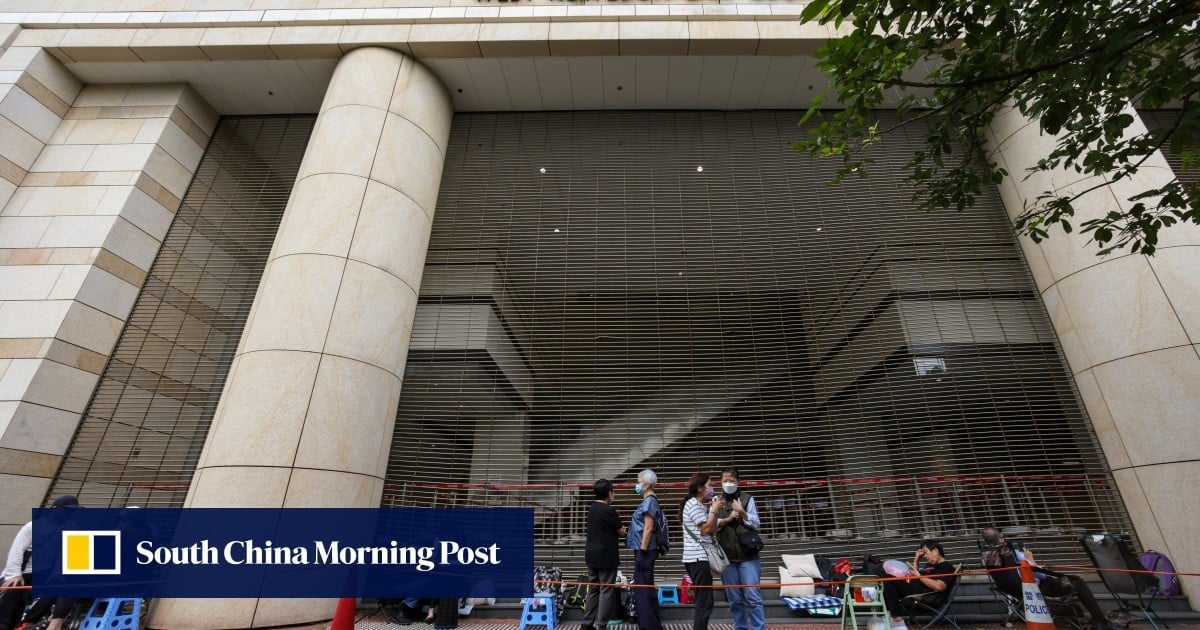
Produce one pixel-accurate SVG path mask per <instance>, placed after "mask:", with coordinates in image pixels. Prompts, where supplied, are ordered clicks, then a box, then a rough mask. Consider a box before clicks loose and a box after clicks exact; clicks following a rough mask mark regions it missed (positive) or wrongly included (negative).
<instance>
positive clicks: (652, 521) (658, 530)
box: [625, 468, 667, 630]
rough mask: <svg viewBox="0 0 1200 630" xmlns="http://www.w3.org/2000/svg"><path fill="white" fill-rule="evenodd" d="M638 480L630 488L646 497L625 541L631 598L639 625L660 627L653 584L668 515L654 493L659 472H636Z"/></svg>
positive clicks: (657, 629)
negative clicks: (630, 555)
mask: <svg viewBox="0 0 1200 630" xmlns="http://www.w3.org/2000/svg"><path fill="white" fill-rule="evenodd" d="M637 479H638V480H637V485H636V486H634V488H633V491H634V492H635V493H637V494H638V495H640V496H643V497H645V498H644V499H642V503H641V505H638V507H637V509H636V510H634V512H633V522H631V523H630V524H629V532H628V533H627V534H626V535H625V544H626V545H628V546H629V548H630V549H632V550H633V583H634V587H633V597H634V601H635V602H636V605H637V621H638V628H640V629H641V630H662V621H661V619H660V618H659V616H658V591H657V589H656V588H655V586H654V561H655V560H657V559H658V554H659V548H660V547H661V546H662V545H661V543H662V542H663V541H664V540H665V539H666V531H667V517H666V515H664V514H663V511H662V507H661V506H659V504H658V497H657V496H655V494H654V485H655V484H657V483H658V475H656V474H654V471H653V470H650V469H649V468H647V469H646V470H643V471H642V472H640V473H638V477H637ZM643 585H646V586H643Z"/></svg>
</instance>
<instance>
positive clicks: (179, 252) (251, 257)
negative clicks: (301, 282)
mask: <svg viewBox="0 0 1200 630" xmlns="http://www.w3.org/2000/svg"><path fill="white" fill-rule="evenodd" d="M314 122H315V117H314V116H273V117H245V118H241V117H239V118H224V119H222V120H221V122H220V123H219V124H218V125H217V128H216V130H215V131H214V133H213V138H212V141H211V142H210V144H209V147H208V150H207V151H206V152H205V154H204V158H203V159H202V160H201V162H200V166H199V167H198V169H197V172H196V176H195V177H194V178H193V180H192V183H191V185H190V186H189V188H188V190H187V193H186V194H185V195H184V198H183V201H182V203H181V204H180V207H179V211H178V212H177V213H176V216H175V220H174V222H173V223H172V225H171V228H170V230H169V231H168V232H167V236H166V238H165V239H164V241H163V245H162V249H161V250H160V252H159V255H158V258H157V259H156V260H155V262H154V265H153V266H152V267H151V269H150V273H149V275H148V276H147V278H146V282H145V284H144V285H143V287H142V291H141V294H140V295H139V296H138V299H137V301H136V302H135V304H134V307H133V310H132V312H131V314H130V316H129V322H128V324H127V325H126V327H125V330H124V332H123V333H122V334H121V337H120V339H119V340H118V341H117V345H116V349H115V350H114V352H113V355H112V358H111V360H110V361H109V364H108V366H107V367H105V369H104V372H103V374H102V375H101V378H100V383H99V385H98V387H97V389H96V393H95V394H94V396H93V398H92V401H91V403H90V404H89V405H88V408H87V410H86V412H85V415H84V419H83V421H82V422H81V423H80V427H79V430H78V432H77V433H76V435H75V439H74V441H73V442H72V443H71V446H70V448H69V449H68V451H67V453H66V456H65V458H64V462H63V465H62V468H61V469H60V471H59V474H58V476H57V478H56V479H55V481H54V485H53V487H52V489H51V492H50V496H55V495H60V494H68V493H69V494H76V495H78V496H79V500H80V502H82V503H83V504H84V505H87V506H92V507H104V506H122V505H127V504H135V505H147V506H155V507H171V506H179V505H182V504H183V499H184V497H185V496H186V494H187V486H188V484H189V483H190V481H191V477H192V473H193V471H194V470H195V466H196V460H197V458H198V457H199V456H200V450H201V448H202V447H203V446H204V439H205V436H206V435H207V433H208V427H209V424H210V423H211V421H212V417H213V413H214V412H215V411H216V406H217V401H218V400H219V399H220V397H221V389H222V387H223V386H224V384H225V377H226V375H227V373H228V371H229V365H230V363H231V362H232V361H233V353H234V351H235V350H236V348H237V345H238V340H239V339H240V338H241V335H242V328H243V327H244V325H245V322H246V315H247V314H248V313H249V311H250V306H251V304H252V302H253V300H254V294H255V291H256V290H257V288H258V283H259V280H260V279H261V277H262V271H263V267H264V265H265V264H266V259H267V254H268V253H269V251H270V249H271V244H272V242H273V241H274V239H275V232H276V230H277V229H278V227H279V221H280V219H281V218H282V216H283V210H284V207H285V206H286V205H287V200H288V195H289V194H290V193H291V190H292V184H293V182H294V180H295V178H296V172H297V170H298V169H299V167H300V160H301V158H303V156H304V148H305V146H306V145H307V143H308V137H309V135H310V134H311V133H312V127H313V123H314Z"/></svg>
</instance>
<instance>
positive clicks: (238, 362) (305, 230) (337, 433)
mask: <svg viewBox="0 0 1200 630" xmlns="http://www.w3.org/2000/svg"><path fill="white" fill-rule="evenodd" d="M452 117H453V109H452V106H451V102H450V98H449V96H448V94H447V93H446V91H445V88H444V87H443V86H442V84H441V83H440V81H439V80H438V79H437V77H435V76H434V75H433V74H432V73H431V72H429V70H427V69H426V68H425V67H423V66H421V65H420V64H418V63H417V62H416V61H415V60H413V59H411V58H409V57H407V56H405V55H403V54H401V53H398V52H395V51H392V50H386V49H382V48H361V49H357V50H355V51H353V52H351V53H349V54H347V55H346V56H345V57H344V58H343V59H342V60H341V61H340V62H339V63H338V66H337V69H336V70H335V71H334V74H333V78H332V80H331V81H330V84H329V88H328V91H327V92H326V95H325V100H324V102H323V103H322V105H321V111H320V115H319V117H318V119H317V124H316V128H315V129H314V131H313V136H312V138H311V139H310V140H309V144H308V149H307V152H306V154H305V157H304V162H303V163H302V165H301V167H300V172H299V174H298V175H297V179H296V185H295V188H294V189H293V191H292V196H291V198H290V199H289V201H288V206H287V210H286V211H285V212H284V216H283V221H282V224H281V225H280V228H279V234H278V235H277V236H276V239H275V244H274V247H273V248H272V250H271V254H270V257H269V259H268V262H267V266H266V269H265V271H264V273H263V279H262V282H261V284H260V286H259V289H258V294H257V295H256V297H255V300H254V306H253V307H252V309H251V311H250V315H249V318H248V320H247V323H246V330H245V333H244V335H243V337H242V341H241V345H240V347H239V348H238V351H237V354H236V355H235V357H234V360H233V365H232V367H231V369H230V373H229V378H228V381H227V382H226V386H225V390H224V393H223V394H222V396H221V401H220V404H219V405H218V407H217V411H216V415H215V417H214V418H213V424H212V429H211V430H210V432H209V435H208V439H207V441H206V443H205V445H204V451H203V453H202V454H201V456H200V460H199V463H198V466H197V469H196V474H195V476H194V477H193V480H192V485H191V489H190V491H189V494H188V499H187V505H188V506H190V507H377V506H378V505H379V500H380V497H381V495H382V492H383V478H384V473H385V470H386V467H387V459H388V453H389V449H390V446H391V438H392V425H393V422H394V418H395V414H396V406H397V403H398V401H399V397H400V381H401V378H402V376H403V373H404V364H405V359H406V356H407V352H408V342H409V336H410V334H411V331H412V323H413V316H414V313H415V310H416V305H417V291H418V287H419V285H420V280H421V270H422V267H423V266H424V262H425V252H426V248H427V245H428V242H429V232H430V228H431V224H432V217H433V212H434V205H435V203H436V201H437V193H438V186H439V184H440V182H441V174H442V166H443V162H444V158H445V151H446V141H447V138H448V137H449V132H450V123H451V119H452ZM334 604H335V602H334V601H333V600H315V601H310V600H296V599H289V600H270V599H258V600H255V599H244V600H223V601H221V602H219V605H215V604H214V602H212V601H211V600H209V601H205V600H166V601H164V602H162V603H161V604H160V605H158V606H156V607H155V609H154V610H153V611H152V617H151V625H152V626H153V627H155V628H251V627H269V626H281V625H289V624H298V623H306V622H313V621H317V620H321V619H328V618H330V617H331V616H332V613H333V610H334Z"/></svg>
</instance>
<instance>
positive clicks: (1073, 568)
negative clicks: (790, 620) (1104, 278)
mask: <svg viewBox="0 0 1200 630" xmlns="http://www.w3.org/2000/svg"><path fill="white" fill-rule="evenodd" d="M1038 569H1048V570H1051V571H1076V572H1078V571H1087V572H1096V573H1102V572H1108V573H1141V574H1149V575H1175V576H1184V577H1200V573H1197V572H1191V571H1152V570H1150V569H1108V568H1100V567H1087V566H1078V565H1044V566H1043V565H1038V566H1035V567H1034V570H1035V571H1036V570H1038ZM1018 570H1020V567H999V568H995V569H967V570H965V571H959V572H956V573H930V574H927V575H910V576H907V577H892V576H887V577H876V578H875V580H877V581H879V582H899V581H910V580H915V579H920V578H944V577H961V576H964V575H987V574H989V573H1000V572H1004V571H1018ZM533 583H534V584H548V585H551V586H553V585H561V586H614V587H618V588H658V586H659V585H657V584H632V583H625V582H580V581H578V580H534V581H533ZM846 583H847V581H846V580H824V581H814V582H813V583H812V586H839V585H842V584H846ZM793 585H794V583H791V582H789V583H788V584H782V583H779V582H759V583H758V584H731V585H729V586H717V585H698V584H692V585H689V586H688V588H689V589H693V588H694V589H716V590H724V589H728V588H779V587H781V586H793ZM31 588H33V587H32V586H30V585H28V584H23V585H20V586H0V591H16V590H28V589H31Z"/></svg>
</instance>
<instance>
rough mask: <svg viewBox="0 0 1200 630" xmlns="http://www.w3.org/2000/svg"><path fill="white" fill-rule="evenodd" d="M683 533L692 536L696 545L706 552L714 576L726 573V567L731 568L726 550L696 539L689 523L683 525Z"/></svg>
mask: <svg viewBox="0 0 1200 630" xmlns="http://www.w3.org/2000/svg"><path fill="white" fill-rule="evenodd" d="M683 533H685V534H687V535H688V536H691V537H692V540H694V541H696V544H698V545H700V548H701V549H703V550H704V555H706V556H708V568H709V569H712V573H713V575H721V573H723V572H724V571H725V567H727V566H729V557H728V556H726V555H725V550H724V549H721V546H720V545H714V544H713V543H707V542H704V541H703V540H700V539H699V538H696V535H695V534H693V533H692V530H690V529H688V526H687V523H684V524H683Z"/></svg>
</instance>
